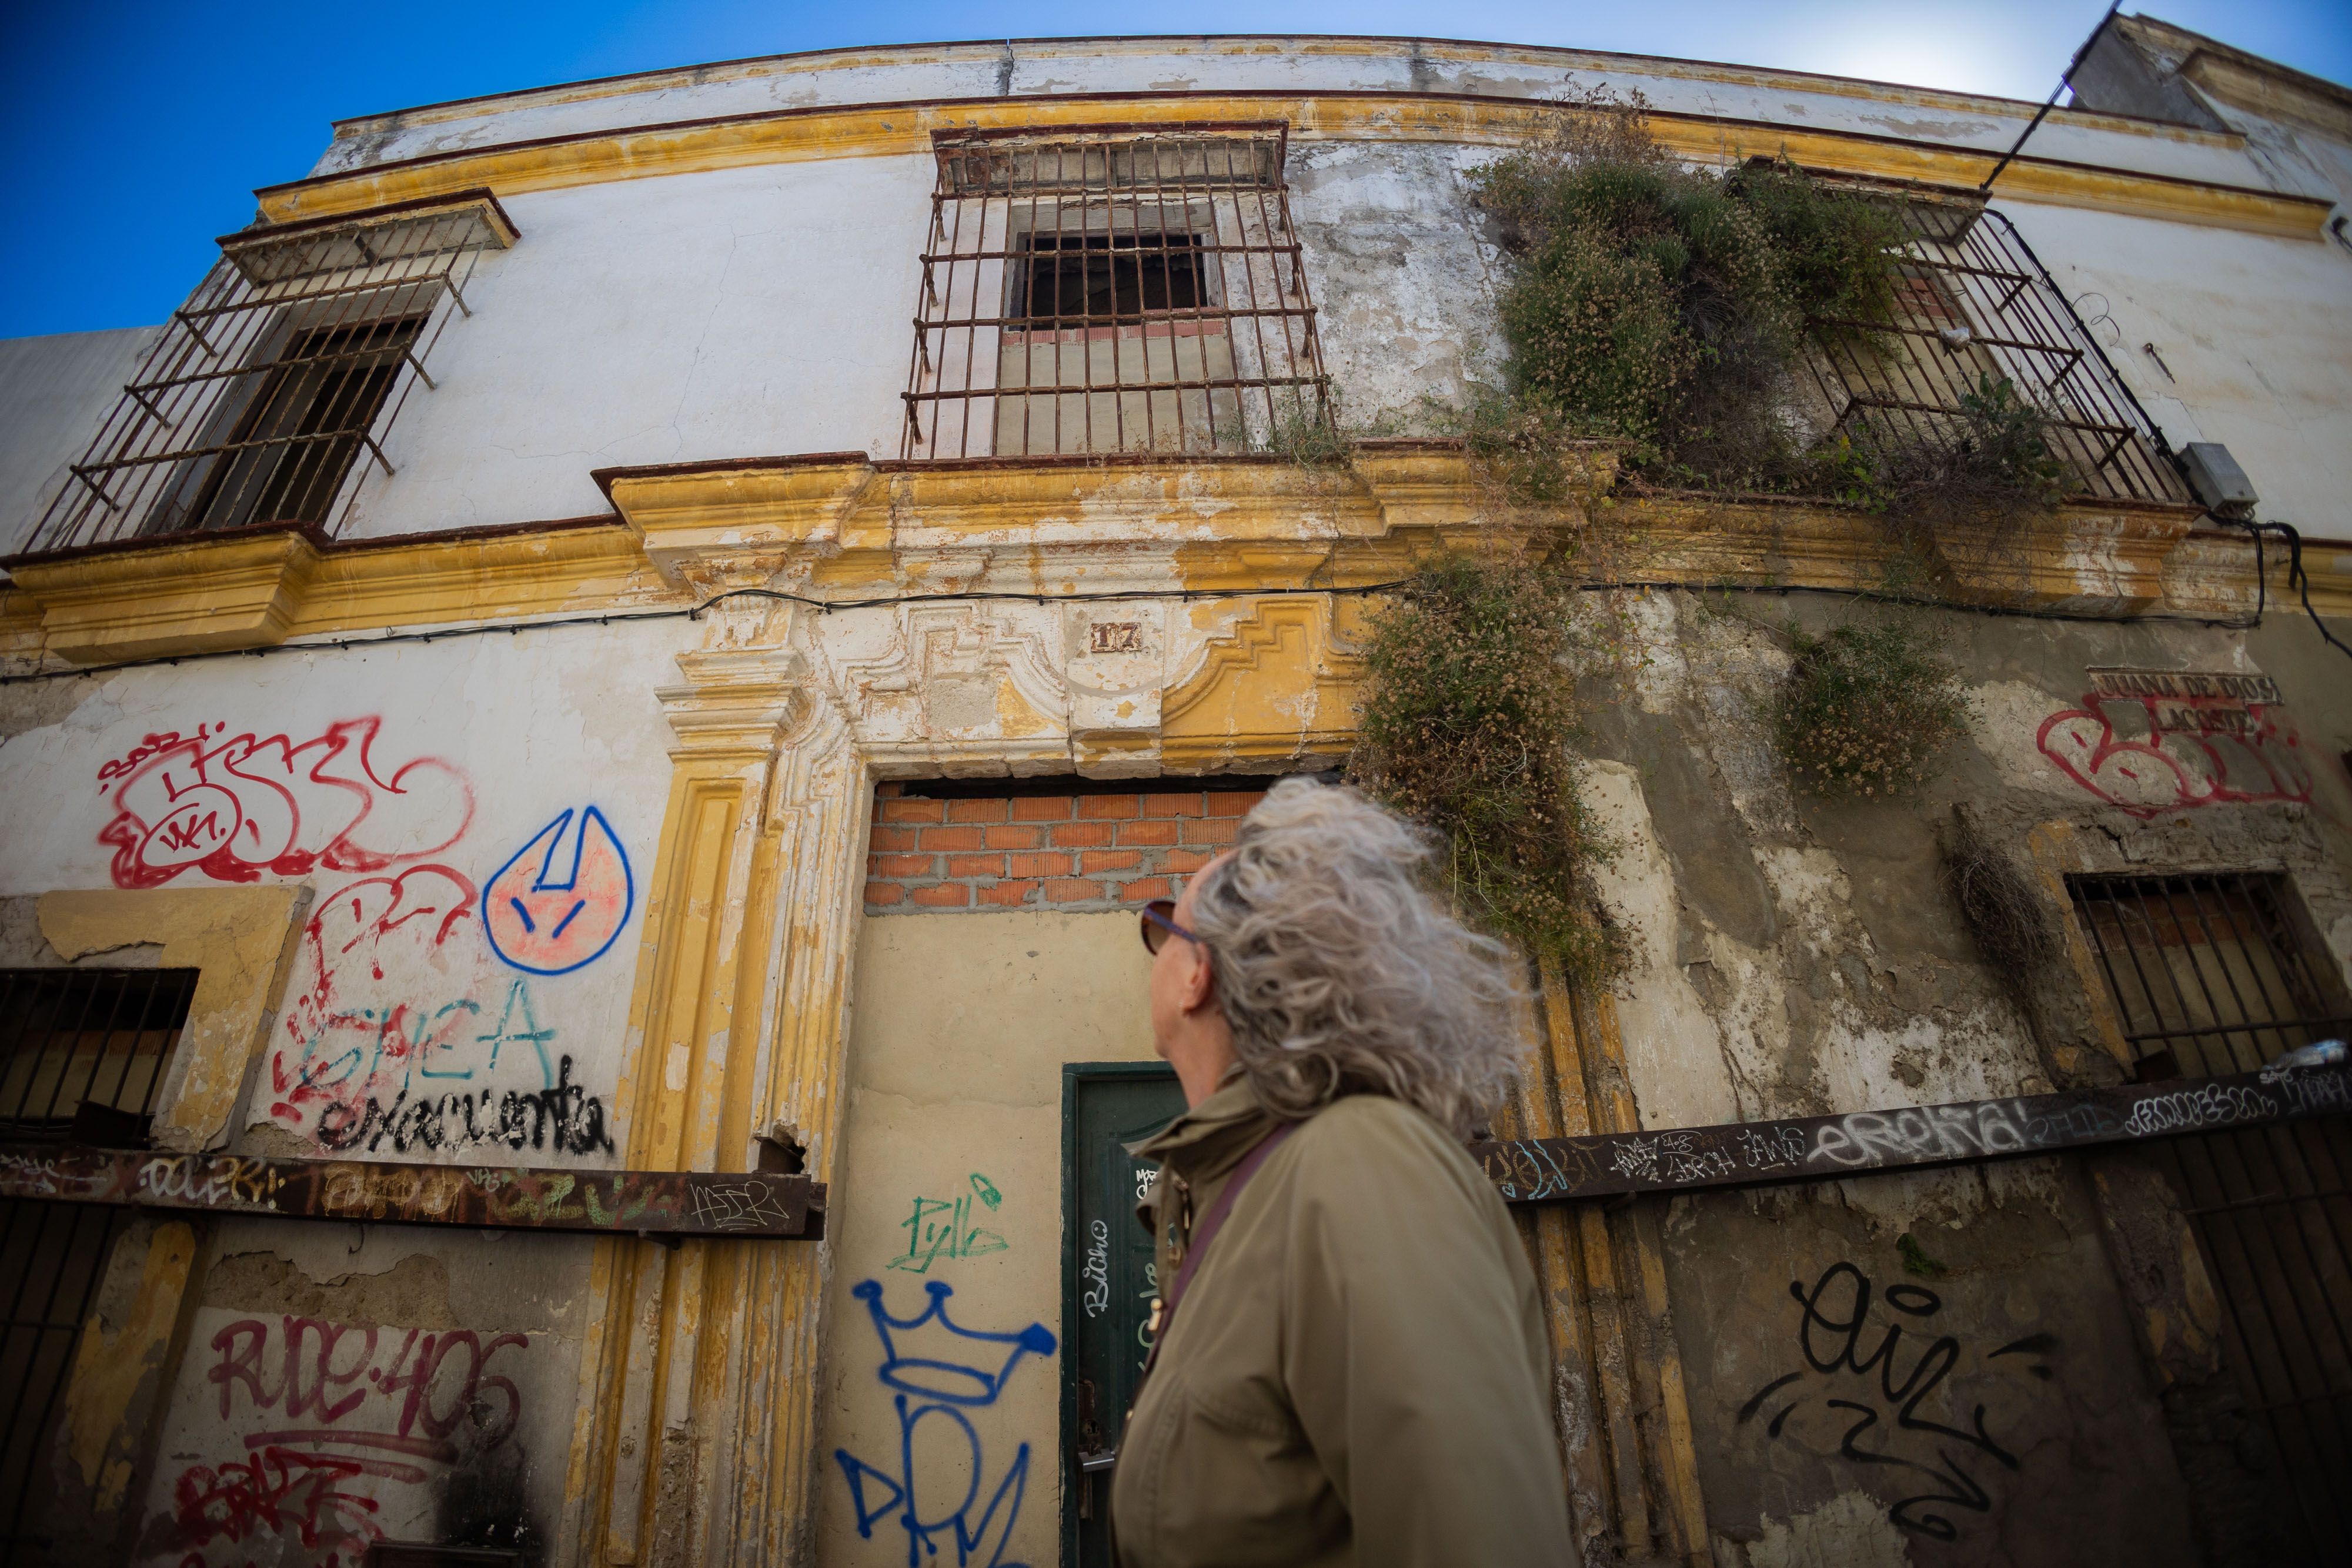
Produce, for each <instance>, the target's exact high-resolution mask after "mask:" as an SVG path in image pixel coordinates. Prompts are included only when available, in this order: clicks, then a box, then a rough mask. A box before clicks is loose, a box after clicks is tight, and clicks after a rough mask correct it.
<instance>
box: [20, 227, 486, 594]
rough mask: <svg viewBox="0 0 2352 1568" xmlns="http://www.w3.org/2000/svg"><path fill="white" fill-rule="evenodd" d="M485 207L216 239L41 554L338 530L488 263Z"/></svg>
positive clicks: (385, 463) (45, 529)
mask: <svg viewBox="0 0 2352 1568" xmlns="http://www.w3.org/2000/svg"><path fill="white" fill-rule="evenodd" d="M514 237H515V231H514V228H513V225H510V224H509V223H508V222H507V220H506V217H505V214H503V213H502V212H500V211H499V207H498V204H496V203H495V202H494V201H492V200H490V199H489V198H488V196H487V195H479V196H474V197H470V198H465V199H459V200H457V201H455V202H452V201H449V200H436V201H435V202H432V203H430V204H421V205H418V204H404V205H403V206H400V207H387V208H381V209H377V210H375V211H373V212H372V213H367V214H357V215H355V216H352V217H347V218H341V219H335V220H331V221H324V222H306V223H299V224H291V225H276V226H273V227H268V228H260V229H251V230H247V231H245V232H242V233H239V234H234V235H224V236H223V237H222V239H221V241H220V246H221V258H220V260H219V261H218V262H216V263H215V264H214V267H213V269H212V271H211V272H210V273H208V274H207V275H206V276H205V280H204V281H203V282H202V283H201V284H199V285H197V287H196V290H195V292H194V294H192V295H190V296H189V297H188V301H187V303H186V304H184V305H183V306H182V307H181V308H179V309H177V310H175V311H173V313H172V319H170V320H169V321H167V322H166V323H164V325H163V330H162V333H161V335H160V336H159V337H158V338H157V339H156V341H155V346H154V347H153V348H152V350H149V352H148V355H147V358H146V360H145V361H144V362H142V364H141V366H140V367H139V370H138V371H137V372H136V373H135V375H134V376H133V377H132V379H131V382H129V383H128V384H127V385H125V386H124V388H123V389H122V398H121V402H118V403H116V404H115V406H114V408H113V410H112V412H110V413H109V414H108V415H107V417H106V420H105V422H104V423H102V424H101V425H100V427H99V431H98V434H96V435H95V436H94V437H92V438H91V441H90V444H89V449H88V450H87V451H86V452H85V453H84V454H83V455H82V457H81V460H80V461H79V462H77V463H75V464H74V465H72V466H71V469H70V473H69V476H68V479H67V481H66V484H65V486H64V488H63V489H61V490H60V491H58V494H57V496H56V497H54V498H53V499H52V500H51V501H50V503H49V506H48V507H47V511H46V512H45V513H44V514H43V516H42V518H41V522H40V525H39V527H38V528H36V529H35V530H34V534H33V540H32V546H31V548H32V549H38V550H48V549H68V548H71V547H73V546H77V545H88V544H100V543H105V542H109V541H112V540H117V539H126V538H142V537H152V536H155V535H163V534H177V533H186V532H191V531H194V530H198V529H210V528H236V527H239V526H241V525H244V524H247V523H268V522H289V521H290V522H300V523H308V524H311V525H314V526H317V527H320V528H329V529H330V530H332V529H334V528H340V527H341V524H342V522H343V520H344V519H346V518H347V517H349V515H350V511H351V507H352V503H353V501H354V500H355V499H356V498H357V497H358V495H359V492H360V490H361V488H362V485H363V484H364V482H365V480H366V477H367V476H369V475H370V474H375V473H381V474H382V475H383V476H387V477H388V476H390V475H391V474H392V471H393V465H392V460H391V459H390V458H389V457H387V456H386V455H384V449H383V442H384V438H385V435H386V433H387V432H388V431H389V430H390V429H391V427H392V424H393V422H394V420H396V419H397V418H398V417H399V414H400V412H401V409H402V408H403V407H404V405H405V403H406V402H407V400H408V397H409V394H410V393H411V392H413V391H414V390H415V388H416V387H417V386H418V385H419V384H420V383H421V384H422V385H424V386H425V388H427V389H428V390H430V389H431V388H432V386H433V384H434V382H433V378H432V375H431V374H430V373H429V372H428V371H427V370H426V368H425V366H426V361H428V360H429V359H430V357H431V355H432V351H433V348H434V346H435V344H436V343H437V342H438V341H439V340H440V337H441V333H442V331H443V329H445V328H446V327H447V325H448V323H449V320H450V319H451V318H452V317H453V316H459V315H471V314H472V313H473V312H472V307H471V306H470V305H469V304H468V303H467V298H466V288H467V284H468V283H469V282H471V280H472V277H473V274H474V270H475V267H476V264H477V263H478V260H479V258H480V256H481V255H482V253H483V252H484V251H485V250H489V249H499V248H503V247H504V246H508V245H509V244H511V243H513V240H514Z"/></svg>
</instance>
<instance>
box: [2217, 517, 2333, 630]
mask: <svg viewBox="0 0 2352 1568" xmlns="http://www.w3.org/2000/svg"><path fill="white" fill-rule="evenodd" d="M2231 520H2232V521H2235V522H2236V523H2237V525H2238V526H2239V527H2240V528H2243V529H2245V530H2246V532H2247V533H2248V534H2250V535H2252V538H2253V541H2254V582H2255V589H2254V620H2255V622H2256V623H2257V624H2259V623H2260V622H2261V621H2262V615H2263V607H2264V604H2265V603H2266V599H2265V594H2266V592H2267V591H2268V589H2269V587H2270V573H2269V572H2268V571H2267V570H2265V569H2264V565H2263V535H2264V534H2266V533H2275V534H2284V536H2285V537H2286V552H2287V553H2286V583H2287V586H2288V587H2289V588H2292V589H2294V591H2295V594H2296V596H2297V597H2298V598H2300V599H2301V600H2302V601H2303V612H2304V613H2305V615H2308V616H2310V617H2311V623H2312V624H2313V625H2314V626H2315V627H2317V628H2318V629H2319V634H2320V636H2321V637H2323V638H2325V639H2326V643H2327V645H2328V646H2329V647H2331V648H2333V649H2335V650H2336V652H2337V653H2341V654H2343V655H2344V656H2345V657H2346V658H2347V659H2352V647H2347V646H2346V645H2345V643H2344V642H2343V640H2342V639H2341V638H2339V637H2337V636H2336V633H2335V632H2330V631H2329V630H2328V629H2327V622H2325V621H2323V620H2321V619H2320V618H2319V612H2318V611H2317V610H2315V609H2314V608H2313V607H2312V603H2311V579H2310V578H2309V577H2307V576H2305V574H2304V570H2303V535H2301V534H2300V533H2298V532H2296V531H2295V528H2294V524H2292V523H2258V522H2255V521H2254V520H2253V519H2252V518H2251V517H2248V518H2233V519H2231Z"/></svg>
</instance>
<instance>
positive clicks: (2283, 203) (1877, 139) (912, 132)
mask: <svg viewBox="0 0 2352 1568" xmlns="http://www.w3.org/2000/svg"><path fill="white" fill-rule="evenodd" d="M1558 113H1559V110H1555V109H1553V108H1551V107H1550V106H1549V105H1546V104H1542V103H1537V102H1532V101H1528V100H1525V99H1488V98H1477V97H1469V96H1462V95H1449V94H1427V93H1395V92H1339V93H1305V94H1299V93H1249V92H1231V93H1193V92H1181V93H1158V92H1152V93H1118V94H1101V95H1091V96H1087V97H1082V98H1081V97H1060V96H1055V97H1051V98H1029V99H1020V98H990V99H949V100H940V101H937V102H930V103H901V104H882V105H874V104H866V105H853V106H846V107H842V108H821V109H806V110H777V111H773V112H770V113H763V114H754V115H744V116H740V117H733V118H728V119H720V120H694V121H687V122H682V123H678V124H672V125H654V126H645V127H639V128H631V129H625V130H618V131H603V132H596V133H591V134H585V135H579V136H566V137H558V138H552V139H549V140H546V141H524V142H515V143H510V144H509V145H506V146H503V147H494V148H488V149H484V150H482V151H479V152H456V153H445V154H436V155H434V156H431V157H426V158H418V159H413V160H410V161H407V162H398V163H388V164H381V165H377V166H374V167H371V168H366V169H361V170H355V171H352V172H348V173H340V174H329V175H321V176H319V177H316V178H313V179H308V180H300V181H296V182H294V183H290V184H284V185H272V186H267V187H265V188H263V189H262V190H260V191H257V192H256V193H255V194H256V196H257V198H258V200H259V202H260V204H261V211H262V214H263V215H264V216H265V217H266V218H268V220H269V221H271V222H273V223H286V222H292V221H294V220H297V219H301V218H316V217H329V216H333V215H335V214H341V213H348V212H357V211H361V210H363V209H366V208H371V207H378V206H384V205H388V204H392V203H395V202H409V201H417V200H421V199H427V198H432V197H436V196H444V195H447V194H449V193H454V192H457V191H462V190H469V189H488V190H491V191H494V192H496V193H499V194H500V195H512V194H515V193H520V192H529V191H547V190H560V189H564V188H568V187H571V186H575V185H591V184H602V183H607V182H611V181H615V180H633V179H646V178H652V177H655V176H659V175H666V174H686V173H697V172H705V171H709V170H715V169H733V168H742V167H746V166H751V165H757V164H768V163H788V162H806V161H810V160H814V159H824V158H869V157H894V156H895V157H911V156H916V155H919V154H922V153H924V152H928V151H929V147H930V138H931V135H932V133H933V132H934V131H987V130H1005V129H1030V128H1034V129H1040V130H1052V129H1054V128H1056V127H1064V126H1076V125H1095V124H1101V123H1105V122H1107V121H1115V122H1148V123H1153V124H1171V125H1172V124H1202V123H1214V122H1219V121H1230V120H1269V119H1276V120H1286V121H1288V122H1289V124H1290V126H1291V134H1292V135H1293V136H1294V137H1295V138H1297V139H1299V140H1301V141H1317V140H1321V141H1367V140H1386V141H1446V142H1464V143H1470V144H1474V145H1487V146H1506V147H1507V146H1516V145H1518V144H1520V143H1523V142H1525V141H1528V140H1530V139H1531V138H1533V137H1535V136H1537V135H1539V134H1540V133H1541V132H1542V131H1544V130H1545V128H1546V127H1547V125H1548V124H1549V121H1550V120H1552V119H1553V117H1555V116H1556V115H1557V114H1558ZM1651 126H1652V130H1653V131H1654V133H1655V134H1656V135H1657V137H1658V138H1659V140H1660V141H1663V142H1664V144H1665V145H1667V146H1668V147H1670V148H1672V149H1673V150H1674V151H1675V152H1679V153H1682V154H1683V155H1685V157H1690V158H1717V157H1725V156H1729V155H1733V154H1741V153H1758V152H1786V153H1787V154H1788V155H1789V156H1790V157H1791V158H1793V159H1795V160H1796V161H1797V162H1800V163H1802V164H1805V165H1806V166H1808V167H1811V168H1817V169H1822V170H1825V171H1830V172H1836V173H1841V174H1851V175H1857V176H1862V177H1865V178H1870V179H1878V180H1909V181H1916V182H1918V183H1925V184H1931V185H1944V186H1951V187H1955V188H1960V189H1969V190H1973V189H1974V188H1975V187H1976V186H1977V185H1978V184H1979V183H1981V182H1982V180H1983V178H1984V176H1985V175H1986V174H1987V173H1988V172H1990V170H1991V168H1992V166H1993V162H1994V159H1993V157H1992V155H1991V154H1990V153H1985V152H1973V151H1969V150H1965V149H1958V148H1952V147H1947V146H1939V145H1936V144H1932V143H1927V142H1921V141H1906V140H1904V139H1901V138H1896V137H1884V136H1868V135H1863V134H1860V133H1853V132H1836V131H1803V130H1797V129H1792V128H1790V127H1787V126H1780V125H1770V124H1766V123H1763V122H1760V121H1753V120H1731V119H1721V118H1716V117H1711V116H1705V115H1691V114H1671V113H1665V112H1663V111H1662V112H1658V113H1655V114H1654V115H1653V116H1652V119H1651ZM2000 193H2001V194H2002V195H2003V196H2004V197H2011V198H2015V199H2019V200H2024V201H2036V202H2048V203H2055V204H2063V205H2068V206H2083V207H2095V208H2100V209H2103V210H2107V211H2113V212H2122V213H2129V214H2135V215H2138V216H2147V217H2162V218H2169V219H2173V220H2175V221H2179V222H2183V223H2196V224H2205V225H2218V226H2221V227H2227V228H2236V229H2245V230H2250V231H2252V232H2255V233H2261V234H2274V235H2288V236H2291V237H2296V238H2315V237H2317V236H2318V235H2319V232H2320V225H2321V223H2322V222H2323V221H2324V220H2325V218H2326V215H2327V212H2328V204H2327V203H2326V202H2325V201H2322V200H2317V199H2315V198H2311V197H2305V196H2295V195H2288V194H2284V193H2278V192H2270V191H2258V190H2252V189H2247V188H2244V187H2240V186H2232V185H2221V184H2215V183H2205V182H2199V181H2191V180H2179V179H2170V178H2167V177H2164V176H2160V175H2154V174H2143V173H2135V172H2128V171H2124V170H2117V169H2104V168H2092V167H2089V166H2085V165H2081V164H2074V163H2063V162H2054V161H2050V160H2042V159H2034V158H2021V159H2019V160H2018V161H2016V162H2013V163H2011V165H2010V166H2009V169H2008V170H2007V171H2006V172H2004V173H2003V174H2002V176H2001V184H2000Z"/></svg>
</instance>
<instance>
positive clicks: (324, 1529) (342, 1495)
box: [172, 1446, 383, 1561]
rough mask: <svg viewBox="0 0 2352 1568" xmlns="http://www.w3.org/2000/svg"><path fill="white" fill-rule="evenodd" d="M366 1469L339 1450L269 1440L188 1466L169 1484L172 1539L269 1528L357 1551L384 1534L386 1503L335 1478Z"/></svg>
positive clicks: (192, 1540) (239, 1535) (233, 1535)
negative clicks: (243, 1453) (379, 1521)
mask: <svg viewBox="0 0 2352 1568" xmlns="http://www.w3.org/2000/svg"><path fill="white" fill-rule="evenodd" d="M363 1468H364V1467H362V1465H361V1464H360V1463H358V1462H357V1461H356V1460H352V1459H347V1458H341V1456H339V1455H334V1454H305V1453H300V1452H298V1451H296V1450H294V1449H292V1448H277V1447H274V1446H273V1447H267V1448H262V1449H261V1450H260V1451H259V1452H258V1453H257V1454H255V1455H254V1456H253V1457H252V1458H249V1459H242V1460H239V1459H230V1460H227V1461H226V1462H224V1463H223V1464H221V1465H220V1466H218V1467H217V1468H215V1467H214V1466H211V1465H191V1466H189V1467H188V1469H185V1470H183V1471H182V1472H181V1473H180V1479H178V1480H177V1481H176V1482H174V1483H173V1487H172V1505H173V1508H172V1511H173V1525H174V1526H175V1527H176V1529H177V1533H178V1537H179V1539H178V1541H177V1542H175V1544H177V1545H180V1546H183V1547H186V1546H197V1547H202V1546H207V1545H209V1544H211V1543H212V1542H214V1541H215V1540H219V1539H224V1538H225V1539H226V1540H229V1541H236V1542H241V1541H245V1540H247V1539H249V1538H251V1537H253V1536H257V1535H260V1534H262V1533H264V1532H265V1531H266V1532H268V1533H269V1534H272V1535H278V1536H284V1535H288V1534H291V1535H293V1536H294V1537H295V1538H296V1539H297V1540H299V1542H301V1543H302V1544H303V1545H304V1546H306V1547H310V1548H312V1549H314V1550H315V1549H316V1548H318V1547H320V1546H322V1545H326V1544H328V1543H330V1542H332V1543H334V1544H337V1545H346V1544H347V1545H348V1546H349V1547H350V1548H351V1549H352V1552H354V1554H356V1553H357V1552H362V1551H364V1550H365V1549H366V1548H367V1545H368V1543H369V1542H372V1541H373V1540H374V1539H375V1538H376V1537H377V1536H378V1535H379V1534H381V1533H382V1531H379V1530H377V1529H376V1525H375V1515H376V1513H377V1511H379V1510H380V1509H381V1508H382V1507H383V1505H382V1504H381V1503H379V1502H377V1501H376V1500H375V1499H373V1498H372V1497H369V1496H368V1495H366V1494H365V1493H364V1492H358V1491H346V1490H343V1489H342V1487H341V1484H340V1483H341V1482H344V1481H347V1480H350V1479H352V1478H353V1477H356V1476H358V1475H360V1474H361V1473H362V1469H363ZM197 1560H198V1561H202V1559H201V1558H198V1559H197Z"/></svg>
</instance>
